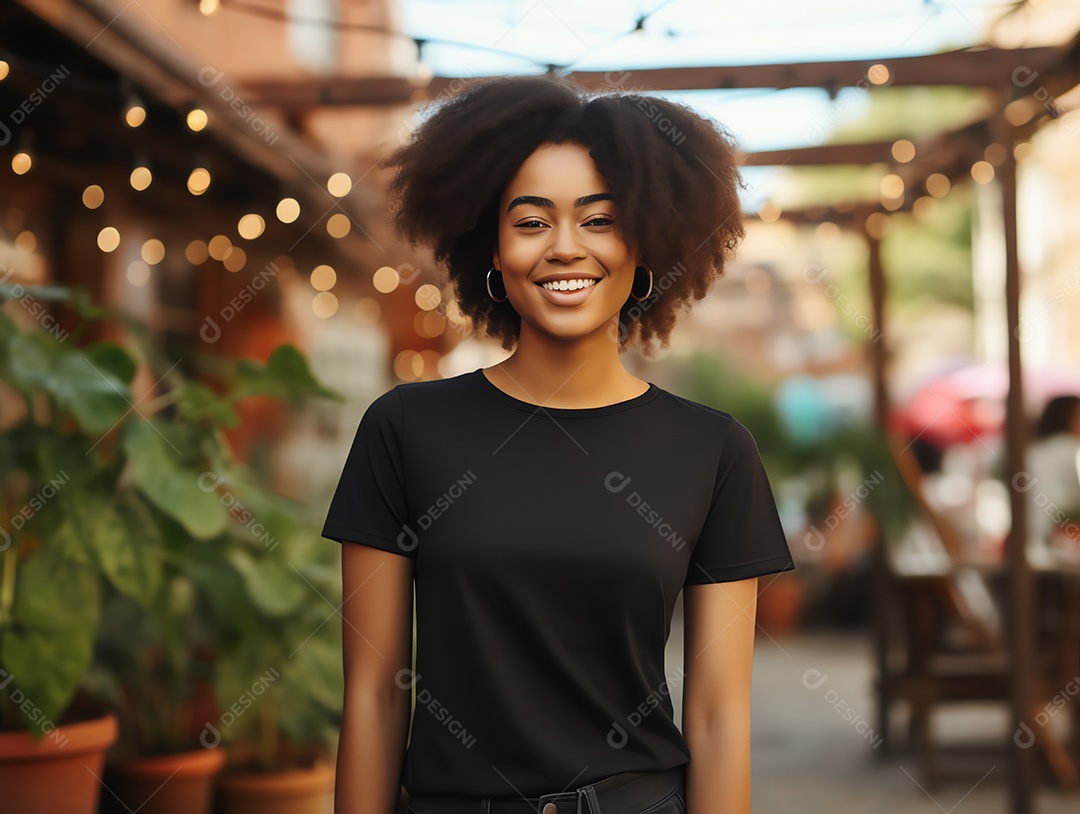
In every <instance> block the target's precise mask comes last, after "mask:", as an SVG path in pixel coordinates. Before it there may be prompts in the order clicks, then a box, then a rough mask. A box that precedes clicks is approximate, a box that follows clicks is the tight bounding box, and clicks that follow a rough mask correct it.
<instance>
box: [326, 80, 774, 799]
mask: <svg viewBox="0 0 1080 814" xmlns="http://www.w3.org/2000/svg"><path fill="white" fill-rule="evenodd" d="M388 164H389V166H391V167H394V168H396V170H397V173H396V176H395V180H394V181H393V183H392V185H391V192H392V195H393V200H394V203H395V205H396V210H397V223H398V225H399V227H400V228H401V230H402V232H403V233H404V234H405V235H406V236H408V237H409V238H410V239H412V240H414V241H417V242H424V243H428V244H430V245H431V246H432V247H433V248H434V251H435V254H436V257H437V258H438V259H439V260H440V261H442V262H444V263H445V265H446V267H447V269H448V271H449V276H450V280H451V281H452V283H453V286H454V289H455V293H456V296H457V300H458V303H459V305H460V307H461V309H462V311H463V312H464V313H465V314H467V315H468V316H470V317H471V318H472V319H473V320H474V322H475V323H476V324H477V325H481V326H483V327H484V328H485V330H486V332H487V334H488V335H490V336H494V337H497V338H498V339H499V340H500V341H501V342H502V345H503V347H505V348H507V349H511V348H513V353H512V354H511V355H510V356H509V358H507V359H506V360H505V361H503V362H501V363H500V364H497V365H494V366H492V367H489V368H478V369H477V370H474V371H472V372H471V373H466V374H462V375H459V376H455V377H451V378H448V379H444V380H441V381H425V382H412V383H406V384H399V385H397V386H396V387H394V388H393V389H392V390H390V391H389V392H387V393H385V394H383V395H382V396H380V397H379V398H377V399H376V400H375V401H374V402H373V403H372V404H371V406H370V407H369V408H368V410H367V412H366V413H365V414H364V417H363V419H362V420H361V422H360V426H359V428H358V430H357V434H356V438H355V440H354V442H353V445H352V448H351V450H350V452H349V455H348V459H347V462H346V464H345V468H344V471H343V473H342V477H341V481H340V483H339V485H338V488H337V492H336V494H335V495H334V498H333V501H332V503H331V506H330V510H329V513H328V517H327V521H326V525H325V527H324V529H323V534H324V536H326V537H328V538H330V539H333V540H337V541H339V542H342V543H349V544H347V545H344V546H343V549H342V568H343V583H344V596H345V597H346V598H347V599H346V602H345V604H344V605H343V608H342V610H343V617H344V620H345V622H346V624H345V627H344V642H343V648H344V662H345V674H346V675H345V680H346V690H345V708H344V720H343V725H342V730H341V740H340V744H339V748H338V775H337V777H338V780H337V789H336V811H337V812H338V814H354V813H355V812H365V814H366V813H367V812H380V814H390V812H392V811H393V810H394V809H395V806H396V805H397V803H398V796H399V784H401V783H403V784H404V787H405V789H406V790H407V791H408V794H409V797H408V810H409V811H411V812H415V813H416V814H455V813H456V812H491V814H502V813H503V812H507V813H509V812H534V814H536V813H537V812H539V813H540V814H563V813H564V812H592V813H593V814H596V813H597V812H599V811H601V810H602V811H603V812H604V814H639V813H640V812H650V814H666V813H667V812H672V813H674V812H686V811H687V810H689V811H690V812H693V814H713V813H714V812H723V813H724V814H743V813H744V812H749V810H750V751H749V749H750V720H749V707H750V676H751V657H752V649H753V640H754V614H755V609H756V596H757V577H759V576H761V575H764V574H771V573H776V572H779V571H783V570H788V569H791V568H793V567H794V565H793V562H792V559H791V556H790V552H789V550H788V547H787V542H786V539H785V537H784V533H783V530H782V528H781V525H780V521H779V517H778V514H777V510H776V506H775V503H774V500H773V495H772V492H771V490H770V486H769V482H768V479H767V477H766V475H765V471H764V468H763V466H762V464H761V459H760V457H759V455H758V450H757V447H756V445H755V443H754V440H753V438H752V437H751V435H750V434H749V433H748V432H747V430H746V429H745V428H744V427H743V426H742V425H741V424H739V423H738V422H737V421H736V420H735V419H734V418H732V416H730V415H729V414H727V413H724V412H721V411H719V410H716V409H713V408H710V407H706V406H704V405H701V404H696V403H694V402H691V401H688V400H686V399H683V398H680V397H678V396H675V395H673V394H671V393H668V392H667V391H665V390H662V389H661V388H659V387H657V386H656V385H655V384H653V383H651V382H647V381H644V380H642V379H639V378H637V377H635V376H633V375H632V374H630V373H629V372H628V371H627V370H626V369H625V368H624V367H623V366H622V364H621V363H620V359H619V351H620V350H622V349H624V348H625V347H627V346H628V344H629V342H630V341H631V340H633V339H634V338H636V339H638V340H639V341H640V343H641V344H642V346H643V347H645V349H646V352H650V351H651V349H650V348H649V347H648V346H649V343H650V340H654V339H658V340H660V341H661V343H663V344H664V345H666V344H667V341H668V335H669V333H670V331H671V329H672V327H673V326H674V324H675V320H676V316H677V313H678V311H679V309H680V308H684V307H686V306H687V305H689V303H690V301H691V300H692V299H700V298H701V297H703V296H704V295H705V293H706V290H707V289H708V287H709V284H710V283H711V282H712V281H713V280H714V279H715V278H716V277H718V276H719V275H720V274H721V272H722V270H723V266H724V262H725V260H726V259H727V258H728V256H729V255H730V253H731V252H732V251H733V249H734V247H735V246H736V244H737V242H738V240H739V239H740V238H741V237H742V234H743V230H742V225H741V220H740V217H739V215H740V206H739V199H738V196H737V188H738V186H739V176H738V170H737V168H736V166H735V161H734V151H733V147H732V144H731V142H730V141H729V139H728V137H727V136H726V134H725V133H724V132H723V131H721V130H720V129H718V128H717V127H716V125H715V124H713V123H711V122H708V121H706V120H705V119H703V118H701V117H699V116H697V115H696V114H694V113H693V112H691V111H690V110H689V109H687V108H684V107H681V106H679V105H676V104H673V103H670V102H667V101H663V100H661V99H656V98H650V97H647V96H639V95H635V94H600V95H597V96H593V97H589V96H585V95H584V94H583V93H582V92H581V90H580V89H579V88H577V87H576V86H574V85H573V84H571V83H570V82H569V81H567V80H563V79H559V78H556V77H527V78H522V77H519V78H504V79H497V80H489V81H487V82H484V83H481V84H478V85H475V86H473V87H472V88H471V89H469V90H467V91H466V92H465V93H464V94H463V95H460V96H457V97H454V98H451V99H450V100H449V101H448V102H446V103H445V104H444V105H442V106H441V107H439V108H438V109H436V110H435V111H434V113H432V114H431V115H430V117H429V118H427V119H426V120H425V121H424V122H423V123H422V124H421V126H420V127H419V130H418V132H417V133H416V134H415V136H414V138H413V140H412V141H411V142H410V143H409V144H408V145H406V146H404V147H403V148H401V149H399V150H398V151H397V153H396V154H395V155H394V156H392V157H391V158H390V159H389V161H388ZM356 543H358V544H359V545H355V544H356ZM414 578H415V590H416V604H415V610H416V669H415V672H414V671H413V670H412V669H411V663H410V660H411V645H412V641H411V623H412V610H413V605H412V588H413V580H414ZM684 586H686V591H685V594H684V601H685V626H686V654H687V656H686V667H685V670H684V673H683V674H679V675H676V676H674V677H672V678H671V680H670V682H669V679H668V678H667V677H665V675H664V647H665V643H666V640H667V637H668V633H669V630H670V624H671V618H672V613H673V609H674V605H675V600H676V598H677V596H678V594H679V591H680V590H681V589H682V588H683V587H684ZM679 681H681V682H682V684H683V698H684V701H683V726H682V732H681V733H680V731H679V728H678V727H676V726H675V723H674V721H673V720H672V717H673V708H672V705H671V701H670V697H669V695H670V690H671V686H670V684H671V683H676V682H679ZM413 691H415V693H416V709H415V714H414V716H413V720H412V728H411V739H410V741H409V743H408V750H407V754H404V753H405V747H406V732H407V731H409V710H410V695H411V693H412V692H413ZM403 755H404V757H403Z"/></svg>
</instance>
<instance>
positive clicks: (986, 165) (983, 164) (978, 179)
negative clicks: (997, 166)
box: [971, 161, 994, 184]
mask: <svg viewBox="0 0 1080 814" xmlns="http://www.w3.org/2000/svg"><path fill="white" fill-rule="evenodd" d="M971 177H972V178H974V179H975V183H976V184H989V183H990V182H991V181H993V180H994V165H993V164H991V163H990V162H989V161H976V162H975V163H974V164H972V165H971Z"/></svg>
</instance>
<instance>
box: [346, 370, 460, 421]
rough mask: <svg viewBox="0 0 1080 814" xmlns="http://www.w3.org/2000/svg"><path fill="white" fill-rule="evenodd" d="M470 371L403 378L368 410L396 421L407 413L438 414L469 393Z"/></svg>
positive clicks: (409, 414)
mask: <svg viewBox="0 0 1080 814" xmlns="http://www.w3.org/2000/svg"><path fill="white" fill-rule="evenodd" d="M469 375H471V374H468V373H462V374H459V375H457V376H450V377H448V378H445V379H429V380H425V381H419V382H400V383H398V384H396V385H394V386H393V387H391V388H390V389H389V390H387V391H385V392H384V393H382V394H380V395H379V396H377V397H376V398H375V399H374V400H373V401H372V402H371V404H370V405H369V406H368V408H367V412H369V413H372V414H374V415H376V416H379V417H383V418H389V419H391V420H395V421H403V420H404V419H405V417H406V416H424V415H425V414H438V413H440V412H441V411H442V410H444V409H445V408H446V407H447V406H448V405H449V404H451V403H453V402H454V401H456V400H458V399H460V398H462V397H464V396H466V395H467V393H468V392H469V387H468V379H467V377H468V376H469Z"/></svg>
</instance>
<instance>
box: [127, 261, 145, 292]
mask: <svg viewBox="0 0 1080 814" xmlns="http://www.w3.org/2000/svg"><path fill="white" fill-rule="evenodd" d="M127 280H128V282H129V283H131V284H132V285H134V286H144V285H146V284H147V283H148V282H150V266H148V265H146V263H144V262H143V261H142V260H132V261H131V262H130V263H128V267H127Z"/></svg>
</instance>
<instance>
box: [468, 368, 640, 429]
mask: <svg viewBox="0 0 1080 814" xmlns="http://www.w3.org/2000/svg"><path fill="white" fill-rule="evenodd" d="M472 378H473V379H474V380H476V383H477V384H478V385H480V387H481V388H482V389H483V390H485V391H486V392H487V393H489V394H490V395H491V396H493V397H494V398H495V399H496V400H498V401H500V402H502V403H503V404H505V405H506V406H508V407H513V408H514V409H517V410H522V411H524V412H529V413H540V414H541V415H543V414H546V415H549V416H551V417H553V418H593V417H595V416H602V415H609V414H611V413H620V412H622V411H623V410H630V409H632V408H634V407H640V406H641V405H643V404H648V403H649V402H650V401H652V400H653V399H654V398H656V397H657V396H658V395H660V388H659V387H658V386H657V385H655V384H653V383H652V382H649V383H648V384H649V389H648V390H646V391H645V392H643V393H640V394H638V395H636V396H633V397H631V398H628V399H625V400H623V401H616V402H614V403H612V404H601V405H600V406H599V407H545V406H543V405H541V404H533V403H532V402H531V401H523V400H521V399H519V398H517V397H516V396H511V395H510V394H509V393H507V392H506V391H505V390H502V389H500V388H499V387H498V386H497V385H496V384H495V382H493V381H491V379H489V378H488V377H487V376H485V375H484V368H482V367H478V368H477V369H476V370H474V371H473V372H472Z"/></svg>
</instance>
